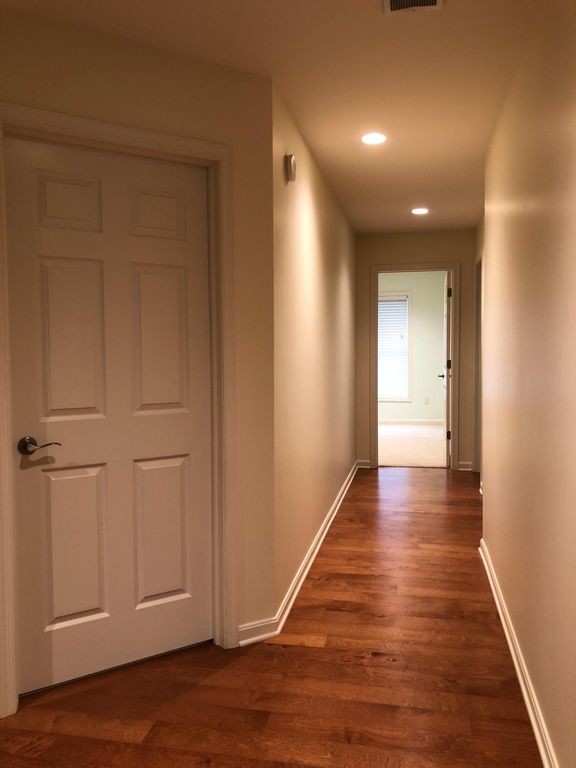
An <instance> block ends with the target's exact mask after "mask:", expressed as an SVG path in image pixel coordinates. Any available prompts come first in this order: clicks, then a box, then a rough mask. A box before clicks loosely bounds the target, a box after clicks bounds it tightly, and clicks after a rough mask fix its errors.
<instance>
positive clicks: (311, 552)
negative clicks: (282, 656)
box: [238, 461, 370, 646]
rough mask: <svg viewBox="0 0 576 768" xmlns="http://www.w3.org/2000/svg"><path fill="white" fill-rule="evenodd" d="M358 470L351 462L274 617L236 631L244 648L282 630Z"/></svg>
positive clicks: (355, 463)
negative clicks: (348, 470)
mask: <svg viewBox="0 0 576 768" xmlns="http://www.w3.org/2000/svg"><path fill="white" fill-rule="evenodd" d="M369 465H370V464H369V463H368V466H369ZM359 467H360V462H358V461H356V462H354V465H353V466H352V469H351V470H350V472H349V473H348V476H347V478H346V480H344V483H343V485H342V487H341V488H340V490H339V491H338V495H337V496H336V498H335V500H334V503H333V504H332V506H331V507H330V509H329V511H328V514H327V515H326V517H325V518H324V521H323V523H322V525H321V526H320V528H319V530H318V533H317V534H316V536H315V537H314V541H313V542H312V544H311V545H310V548H309V549H308V552H306V555H305V556H304V559H303V560H302V562H301V563H300V567H299V568H298V570H297V572H296V575H295V576H294V578H293V579H292V583H291V584H290V586H289V587H288V591H287V592H286V594H285V595H284V599H283V600H282V603H281V605H280V607H279V608H278V610H277V612H276V614H275V615H274V616H270V617H269V618H267V619H261V620H260V621H251V622H248V623H247V624H241V625H240V627H239V628H238V638H239V640H238V645H240V646H243V645H250V643H258V642H260V641H261V640H267V639H268V638H270V637H275V636H276V635H278V634H279V633H280V632H281V631H282V627H283V626H284V622H285V621H286V619H287V618H288V615H289V613H290V611H291V609H292V606H293V605H294V601H295V600H296V597H297V596H298V592H300V588H301V587H302V584H303V583H304V579H305V578H306V576H307V575H308V571H309V570H310V567H311V565H312V563H313V562H314V560H315V558H316V555H317V554H318V551H319V549H320V547H321V546H322V542H323V541H324V537H325V536H326V534H327V533H328V530H329V528H330V526H331V525H332V521H333V520H334V518H335V517H336V513H337V512H338V510H339V509H340V505H341V504H342V501H343V499H344V496H345V495H346V491H347V490H348V488H349V487H350V484H351V483H352V480H354V475H355V474H356V472H357V471H358V469H359Z"/></svg>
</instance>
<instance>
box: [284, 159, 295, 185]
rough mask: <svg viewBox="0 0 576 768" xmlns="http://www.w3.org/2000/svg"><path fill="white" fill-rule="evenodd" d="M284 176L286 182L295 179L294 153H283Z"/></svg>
mask: <svg viewBox="0 0 576 768" xmlns="http://www.w3.org/2000/svg"><path fill="white" fill-rule="evenodd" d="M284 176H285V178H286V182H289V181H296V158H295V157H294V155H284Z"/></svg>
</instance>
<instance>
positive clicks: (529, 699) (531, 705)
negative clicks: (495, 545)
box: [480, 539, 560, 768]
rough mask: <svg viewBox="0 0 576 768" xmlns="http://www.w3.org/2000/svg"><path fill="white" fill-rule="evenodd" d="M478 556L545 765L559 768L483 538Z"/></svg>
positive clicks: (546, 767)
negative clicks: (486, 577) (498, 615)
mask: <svg viewBox="0 0 576 768" xmlns="http://www.w3.org/2000/svg"><path fill="white" fill-rule="evenodd" d="M480 557H481V558H482V562H483V563H484V567H485V568H486V573H487V574H488V581H489V582H490V587H491V588H492V594H493V595H494V600H495V601H496V607H497V608H498V613H499V614H500V621H501V622H502V626H503V628H504V634H505V635H506V640H507V641H508V646H509V648H510V653H511V654H512V660H513V661H514V667H515V668H516V674H517V675H518V680H519V681H520V687H521V689H522V695H523V696H524V701H525V703H526V708H527V709H528V714H529V716H530V721H531V723H532V728H533V729H534V735H535V736H536V741H537V743H538V749H539V750H540V756H541V757H542V762H543V764H544V768H560V764H559V762H558V759H557V757H556V753H555V752H554V746H553V745H552V739H551V738H550V733H549V732H548V728H547V727H546V721H545V720H544V715H543V714H542V709H541V708H540V704H539V702H538V697H537V695H536V690H535V688H534V685H533V683H532V680H531V678H530V673H529V671H528V667H527V665H526V662H525V661H524V656H523V655H522V649H521V647H520V643H519V642H518V638H517V636H516V632H515V631H514V625H513V624H512V619H511V617H510V613H509V612H508V608H507V606H506V602H505V600H504V595H503V593H502V590H501V588H500V584H499V583H498V577H497V576H496V571H495V570H494V564H493V563H492V558H491V557H490V552H489V551H488V546H487V544H486V542H485V541H484V539H481V541H480Z"/></svg>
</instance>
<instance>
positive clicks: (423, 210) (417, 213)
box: [412, 208, 430, 216]
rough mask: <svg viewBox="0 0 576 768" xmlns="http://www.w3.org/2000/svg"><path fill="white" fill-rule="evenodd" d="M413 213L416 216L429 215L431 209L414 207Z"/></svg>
mask: <svg viewBox="0 0 576 768" xmlns="http://www.w3.org/2000/svg"><path fill="white" fill-rule="evenodd" d="M412 213H413V214H414V216H427V215H428V214H429V213H430V211H429V210H428V208H412Z"/></svg>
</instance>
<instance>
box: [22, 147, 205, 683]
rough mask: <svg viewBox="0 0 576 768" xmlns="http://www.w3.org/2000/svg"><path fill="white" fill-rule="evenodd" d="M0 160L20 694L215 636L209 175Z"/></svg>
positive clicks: (141, 164) (64, 160)
mask: <svg viewBox="0 0 576 768" xmlns="http://www.w3.org/2000/svg"><path fill="white" fill-rule="evenodd" d="M7 145H8V146H7V174H8V225H9V226H8V249H9V258H10V284H9V294H10V325H11V355H12V377H13V379H12V380H13V428H14V444H15V445H16V442H17V440H18V439H19V438H20V437H22V436H24V435H32V436H33V437H35V438H37V440H38V442H39V443H45V442H49V441H58V442H61V443H62V447H57V446H53V447H50V448H47V449H42V450H40V451H38V452H37V453H35V454H33V455H31V456H30V457H23V456H20V455H19V454H17V453H16V450H15V455H14V471H15V477H16V505H17V520H16V525H17V528H16V531H17V604H18V633H19V634H18V638H19V639H18V654H19V681H20V690H21V691H28V690H32V689H35V688H39V687H42V686H46V685H50V684H53V683H57V682H61V681H64V680H68V679H71V678H75V677H79V676H82V675H86V674H90V673H92V672H95V671H98V670H101V669H106V668H109V667H113V666H116V665H119V664H123V663H126V662H129V661H133V660H136V659H140V658H143V657H146V656H150V655H153V654H157V653H162V652H165V651H168V650H171V649H175V648H179V647H183V646H186V645H189V644H192V643H195V642H199V641H202V640H206V639H209V638H211V637H212V577H211V568H212V565H211V551H212V549H211V435H210V424H211V416H210V414H211V410H210V338H209V291H208V251H207V176H206V171H205V170H204V169H202V168H200V167H194V166H187V165H183V164H182V165H180V164H178V163H171V162H167V161H161V160H150V159H143V158H139V157H135V156H134V157H132V156H123V155H120V154H115V153H111V152H104V151H98V150H92V149H83V148H72V147H65V146H57V145H53V144H49V143H41V142H33V141H25V140H20V139H10V140H8V142H7Z"/></svg>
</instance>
